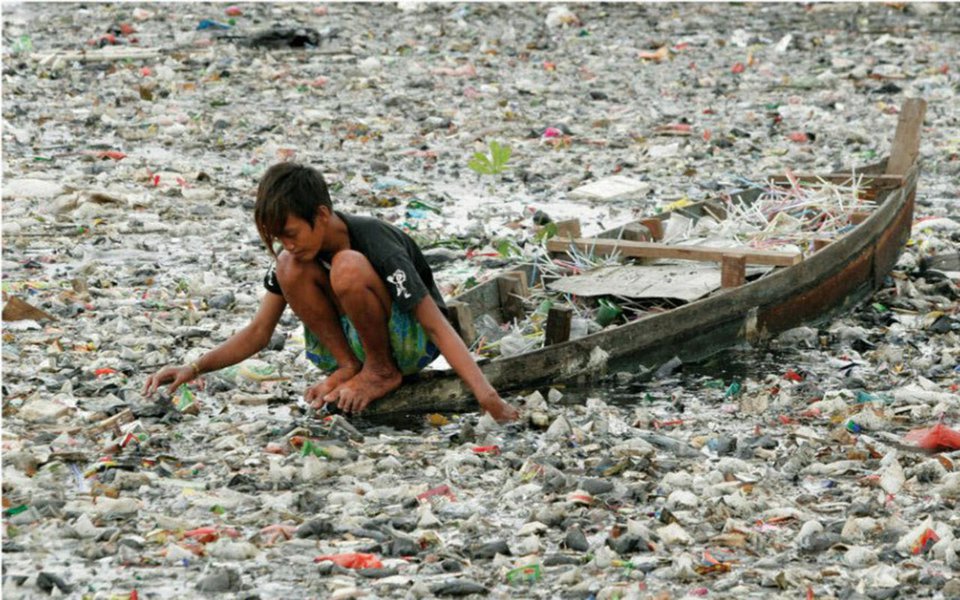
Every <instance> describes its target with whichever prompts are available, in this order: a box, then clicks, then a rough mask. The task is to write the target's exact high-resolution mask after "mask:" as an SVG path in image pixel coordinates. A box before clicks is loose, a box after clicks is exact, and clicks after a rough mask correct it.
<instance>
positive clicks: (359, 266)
mask: <svg viewBox="0 0 960 600" xmlns="http://www.w3.org/2000/svg"><path fill="white" fill-rule="evenodd" d="M370 277H376V272H375V271H374V270H373V265H371V264H370V260H369V259H367V257H366V256H364V255H363V254H361V253H359V252H357V251H356V250H344V251H342V252H338V253H337V254H336V256H334V257H333V262H332V263H331V264H330V284H331V285H332V286H333V289H334V290H335V291H336V292H337V294H338V295H339V294H342V293H344V292H347V291H349V290H351V289H355V288H357V287H361V286H366V285H367V284H368V281H367V280H368V279H369V278H370Z"/></svg>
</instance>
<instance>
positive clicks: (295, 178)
mask: <svg viewBox="0 0 960 600" xmlns="http://www.w3.org/2000/svg"><path fill="white" fill-rule="evenodd" d="M321 206H326V207H327V208H329V209H330V210H333V204H332V203H331V202H330V192H329V191H328V190H327V182H326V181H324V179H323V175H322V174H321V173H320V172H319V171H317V170H316V169H314V168H313V167H309V166H306V165H301V164H299V163H294V162H282V163H277V164H275V165H273V166H272V167H270V168H269V169H267V172H266V173H264V174H263V177H261V178H260V185H259V186H258V187H257V203H256V205H255V206H254V208H253V218H254V220H255V221H256V223H257V231H258V232H259V233H260V239H262V240H263V243H264V244H266V245H267V249H268V250H269V251H270V253H271V254H273V255H274V256H276V251H275V250H274V247H273V242H274V240H276V238H277V237H279V235H280V233H281V232H282V231H283V228H284V226H286V224H287V218H288V217H290V215H293V216H295V217H300V218H301V219H303V220H304V221H306V222H307V223H309V224H310V227H313V222H314V219H316V217H317V210H318V209H319V207H321Z"/></svg>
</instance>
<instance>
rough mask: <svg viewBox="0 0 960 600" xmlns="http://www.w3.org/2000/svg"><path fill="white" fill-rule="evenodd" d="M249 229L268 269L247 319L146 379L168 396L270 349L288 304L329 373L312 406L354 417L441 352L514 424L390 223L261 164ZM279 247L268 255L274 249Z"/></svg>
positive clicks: (310, 352) (309, 180)
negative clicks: (269, 261) (338, 206)
mask: <svg viewBox="0 0 960 600" xmlns="http://www.w3.org/2000/svg"><path fill="white" fill-rule="evenodd" d="M254 218H255V220H256V223H257V230H258V231H259V233H260V237H261V239H263V242H264V243H265V244H266V245H267V248H268V249H269V250H270V252H271V253H272V254H273V255H274V257H275V258H276V264H275V266H274V267H272V268H271V269H270V271H269V272H268V273H267V275H266V277H265V278H264V287H266V289H267V293H266V294H265V295H264V298H263V300H262V302H261V304H260V308H259V309H258V310H257V313H256V314H255V315H254V317H253V320H252V321H251V322H250V323H249V324H248V325H247V326H246V327H244V328H243V329H241V330H240V331H238V332H237V333H235V334H234V335H233V336H231V337H230V338H229V339H228V340H227V341H225V342H223V343H222V344H220V345H219V346H217V347H216V348H214V349H213V350H210V351H209V352H207V353H206V354H204V355H203V356H201V357H200V358H199V359H197V360H196V361H194V362H193V363H191V364H190V365H188V366H183V367H172V366H171V367H166V368H164V369H162V370H160V371H159V372H157V373H155V374H153V375H151V376H150V377H148V378H147V381H146V384H145V385H144V392H145V393H146V394H148V395H149V394H152V393H153V392H154V391H155V390H156V389H157V387H158V386H160V385H161V384H164V383H167V382H171V383H170V386H169V390H170V393H173V392H174V391H175V390H176V389H177V387H178V386H180V384H182V383H186V382H187V381H190V380H192V379H194V378H196V377H197V376H199V375H200V374H202V373H206V372H209V371H216V370H217V369H222V368H224V367H228V366H230V365H233V364H236V363H238V362H240V361H242V360H244V359H246V358H248V357H250V356H252V355H253V354H255V353H257V352H259V351H260V350H262V349H263V348H265V347H266V346H267V344H268V343H269V341H270V336H271V335H272V334H273V331H274V329H275V328H276V326H277V323H278V322H279V321H280V317H281V315H282V314H283V311H284V308H286V306H287V304H289V305H290V307H291V308H292V309H293V312H294V313H296V315H297V316H298V317H300V320H301V321H303V325H304V336H305V338H306V346H307V358H309V359H310V360H311V361H312V362H313V363H314V364H316V365H317V366H318V367H319V368H321V369H322V370H324V371H326V372H327V373H328V375H327V377H326V378H325V379H324V380H323V381H321V382H320V383H317V384H316V385H313V386H311V387H309V388H308V389H307V391H306V393H305V398H306V400H307V401H308V402H310V403H311V404H312V405H313V406H314V407H319V406H322V405H323V403H325V402H336V403H337V406H338V407H339V408H340V409H341V410H342V411H344V412H348V413H360V412H362V411H363V409H364V408H366V407H367V406H368V405H369V404H370V403H371V402H373V401H374V400H377V399H378V398H382V397H383V396H385V395H387V394H388V393H390V392H392V391H393V390H395V389H397V388H398V387H400V384H401V383H402V377H403V375H409V374H411V373H416V372H417V371H419V370H421V369H423V368H424V367H425V366H427V365H428V364H430V363H431V362H432V361H433V360H434V359H435V358H436V357H437V356H438V355H439V354H443V356H444V358H446V359H447V362H448V363H450V366H451V367H452V368H453V369H454V371H456V373H457V374H458V375H459V376H460V378H461V379H463V381H464V383H466V384H467V386H468V387H469V388H470V390H471V391H472V392H473V395H474V397H476V399H477V401H478V402H479V404H480V408H481V409H482V410H484V411H486V412H489V413H490V414H491V416H493V417H494V418H495V419H497V420H498V421H510V420H515V419H517V418H518V417H519V413H518V412H517V410H516V409H515V408H514V407H512V406H510V405H509V404H507V403H506V402H504V401H503V400H502V399H501V398H500V396H499V394H497V392H496V390H494V389H493V387H492V386H491V385H490V383H489V382H488V381H487V380H486V378H485V377H484V375H483V372H482V371H480V369H479V367H477V364H476V362H474V360H473V357H472V356H471V355H470V351H469V350H468V349H467V347H466V346H465V345H464V343H463V341H462V340H461V339H460V337H459V336H458V335H457V333H456V332H455V331H454V329H453V327H452V326H451V325H450V323H449V321H447V318H446V306H445V305H444V303H443V298H442V297H441V296H440V292H439V290H438V289H437V286H436V284H435V283H434V280H433V273H432V271H431V270H430V267H429V266H428V265H427V263H426V261H425V260H424V258H423V254H422V253H421V252H420V249H419V248H418V247H417V245H416V243H415V242H414V241H413V240H412V239H411V238H410V236H408V235H407V234H405V233H403V232H402V231H400V230H399V229H397V228H396V227H393V226H392V225H389V224H387V223H384V222H382V221H379V220H377V219H373V218H370V217H360V216H353V215H347V214H343V213H340V212H337V211H334V210H333V206H332V204H331V202H330V194H329V192H328V190H327V184H326V182H325V181H324V179H323V176H322V175H321V174H320V173H319V172H318V171H316V170H315V169H313V168H312V167H307V166H303V165H299V164H296V163H289V162H285V163H279V164H276V165H273V166H272V167H270V168H269V169H268V170H267V172H266V173H264V175H263V178H262V179H261V180H260V185H259V187H258V189H257V202H256V205H255V208H254ZM278 243H279V244H280V245H281V246H282V251H280V252H279V254H278V252H277V247H276V245H277V244H278Z"/></svg>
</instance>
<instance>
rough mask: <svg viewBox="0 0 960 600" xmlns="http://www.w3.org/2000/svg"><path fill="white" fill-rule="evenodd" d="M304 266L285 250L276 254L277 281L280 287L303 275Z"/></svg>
mask: <svg viewBox="0 0 960 600" xmlns="http://www.w3.org/2000/svg"><path fill="white" fill-rule="evenodd" d="M303 271H304V266H303V265H302V264H300V263H298V262H297V260H296V259H295V258H294V257H293V255H292V254H290V253H289V252H287V251H283V252H281V253H280V255H279V256H277V269H276V273H277V282H279V283H280V286H281V287H287V286H288V285H289V284H290V283H294V282H296V281H298V280H299V279H300V277H301V276H302V275H303Z"/></svg>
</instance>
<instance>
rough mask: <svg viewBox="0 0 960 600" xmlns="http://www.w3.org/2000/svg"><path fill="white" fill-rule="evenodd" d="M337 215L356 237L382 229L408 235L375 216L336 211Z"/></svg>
mask: <svg viewBox="0 0 960 600" xmlns="http://www.w3.org/2000/svg"><path fill="white" fill-rule="evenodd" d="M337 216H339V217H340V218H341V219H343V221H344V222H345V223H346V224H347V228H348V229H349V230H350V233H351V234H352V235H354V236H356V237H364V236H366V235H370V234H376V233H381V232H383V231H384V230H387V231H391V232H394V233H396V234H399V235H400V236H402V237H409V236H407V234H406V233H405V232H404V231H403V230H402V229H400V228H399V227H397V226H396V225H394V224H392V223H388V222H387V221H384V220H382V219H378V218H376V217H368V216H365V215H353V214H350V213H342V212H339V211H337Z"/></svg>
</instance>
